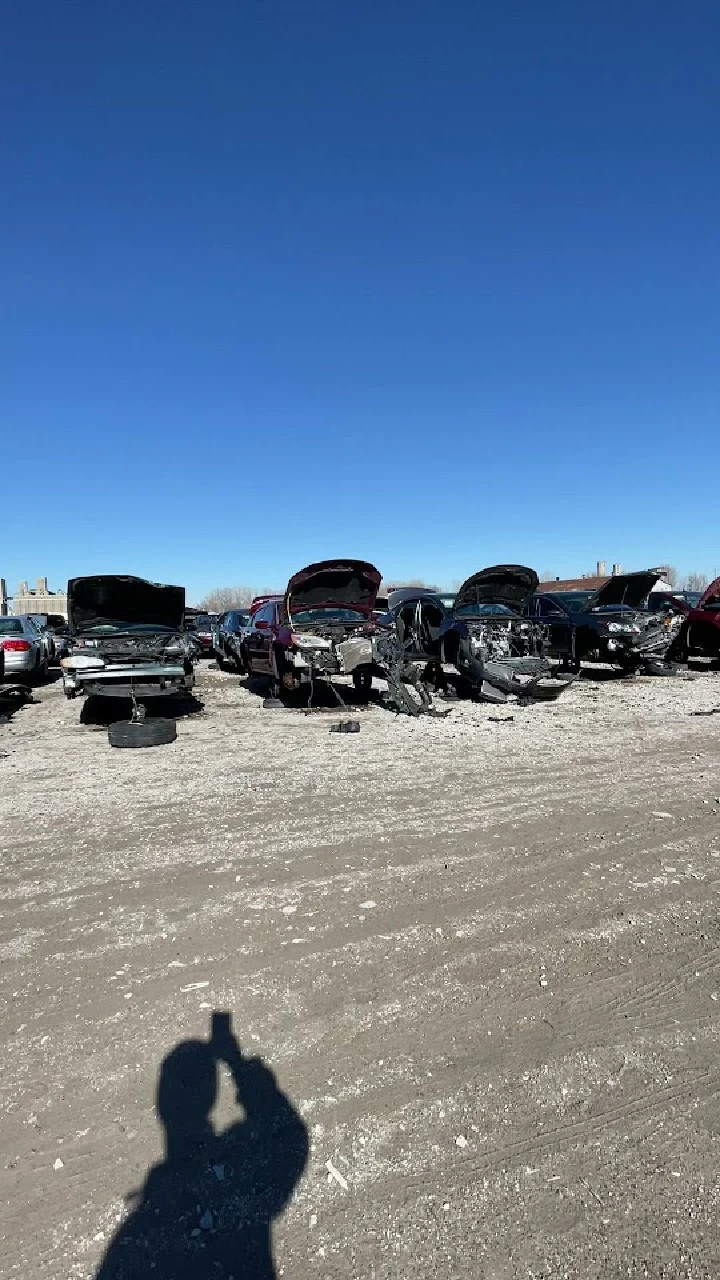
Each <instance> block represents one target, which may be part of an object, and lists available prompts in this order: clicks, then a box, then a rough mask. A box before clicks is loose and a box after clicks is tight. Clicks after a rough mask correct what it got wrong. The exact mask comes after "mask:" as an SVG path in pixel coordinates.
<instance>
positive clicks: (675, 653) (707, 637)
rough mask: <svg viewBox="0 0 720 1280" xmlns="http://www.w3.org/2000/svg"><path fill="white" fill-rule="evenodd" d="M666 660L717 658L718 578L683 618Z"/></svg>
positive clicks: (719, 648)
mask: <svg viewBox="0 0 720 1280" xmlns="http://www.w3.org/2000/svg"><path fill="white" fill-rule="evenodd" d="M668 658H669V659H670V660H671V661H673V662H687V660H688V658H712V659H715V660H716V661H717V660H718V659H720V578H716V579H715V581H714V582H711V583H710V586H709V587H708V588H707V589H706V591H705V592H704V594H703V595H702V596H701V597H700V600H699V601H698V603H697V604H696V605H695V607H694V608H691V609H690V610H689V611H688V613H687V614H686V615H685V617H684V618H683V621H682V624H681V626H680V630H679V631H678V633H677V635H676V636H675V638H674V640H673V642H672V645H671V646H670V650H669V652H668Z"/></svg>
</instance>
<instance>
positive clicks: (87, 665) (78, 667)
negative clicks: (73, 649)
mask: <svg viewBox="0 0 720 1280" xmlns="http://www.w3.org/2000/svg"><path fill="white" fill-rule="evenodd" d="M60 666H61V667H62V669H63V671H88V670H92V671H98V670H99V669H100V668H101V667H104V666H105V663H104V661H103V659H102V658H100V657H95V658H91V657H90V654H89V653H88V654H84V653H75V654H73V655H72V656H71V657H69V658H63V659H62V660H61V662H60Z"/></svg>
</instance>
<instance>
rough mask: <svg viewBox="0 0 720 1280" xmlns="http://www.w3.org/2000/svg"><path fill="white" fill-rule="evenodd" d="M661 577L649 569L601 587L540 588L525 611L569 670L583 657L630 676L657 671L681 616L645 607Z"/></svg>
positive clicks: (576, 668) (577, 666)
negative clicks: (542, 628) (539, 624)
mask: <svg viewBox="0 0 720 1280" xmlns="http://www.w3.org/2000/svg"><path fill="white" fill-rule="evenodd" d="M659 578H660V574H659V573H657V572H656V571H655V570H653V569H646V570H643V571H642V572H640V573H621V574H617V575H616V576H614V577H612V578H609V579H608V581H607V582H606V583H605V584H604V586H602V587H600V589H599V590H598V591H583V590H577V591H550V592H541V593H539V594H536V595H534V596H533V598H532V600H531V601H530V602H529V604H528V606H527V613H528V616H529V617H530V618H532V619H533V620H535V621H537V622H541V623H543V624H544V626H545V627H546V628H547V629H548V639H547V648H546V652H547V653H548V654H549V656H550V657H552V658H559V659H560V661H561V662H562V664H563V665H564V666H565V667H567V668H569V669H570V670H571V671H579V670H580V664H581V663H582V662H583V661H588V662H604V663H610V664H611V665H612V666H616V667H619V668H620V669H621V670H622V671H624V672H627V673H628V674H632V673H634V672H636V671H639V670H641V669H645V670H648V671H651V670H655V669H657V664H658V663H661V664H662V663H663V661H664V659H665V655H666V653H667V650H668V648H669V646H670V643H671V641H672V640H673V638H674V636H675V634H676V632H677V630H678V628H679V626H680V616H679V615H675V614H663V613H658V612H650V611H649V610H648V609H647V608H646V607H645V602H646V601H647V597H648V596H649V594H650V592H651V591H652V589H653V587H654V586H655V583H656V582H657V581H658V580H659Z"/></svg>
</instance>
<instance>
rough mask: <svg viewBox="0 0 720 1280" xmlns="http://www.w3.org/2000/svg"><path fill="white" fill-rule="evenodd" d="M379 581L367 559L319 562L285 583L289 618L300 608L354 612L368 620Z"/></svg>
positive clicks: (375, 571)
mask: <svg viewBox="0 0 720 1280" xmlns="http://www.w3.org/2000/svg"><path fill="white" fill-rule="evenodd" d="M381 580H382V575H381V574H380V573H379V572H378V570H377V569H376V568H375V566H374V565H373V564H368V563H367V561H366V560H319V561H318V563H317V564H309V565H308V566H307V568H305V569H301V570H300V572H299V573H295V574H293V576H292V578H291V579H290V581H289V582H288V585H287V589H286V591H285V608H286V610H287V613H288V617H290V618H292V616H293V613H297V612H300V611H301V610H303V609H357V611H358V613H364V614H365V615H366V616H367V617H369V616H370V614H371V613H372V611H373V609H374V608H375V600H376V598H377V593H378V588H379V586H380V582H381Z"/></svg>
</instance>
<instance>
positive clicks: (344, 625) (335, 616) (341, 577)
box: [274, 560, 381, 692]
mask: <svg viewBox="0 0 720 1280" xmlns="http://www.w3.org/2000/svg"><path fill="white" fill-rule="evenodd" d="M380 580H381V575H380V573H379V571H378V570H377V569H376V568H375V566H374V565H372V564H369V563H368V562H367V561H365V560H322V561H318V562H317V563H316V564H312V565H308V566H307V567H306V568H305V569H302V570H300V572H299V573H296V574H294V575H293V577H292V578H291V579H290V582H289V583H288V586H287V590H286V592H285V597H284V608H283V613H284V617H285V622H284V623H283V625H281V626H279V627H278V629H277V634H276V636H275V641H274V660H275V667H276V672H275V674H276V676H277V680H278V683H279V684H280V685H281V686H282V687H283V688H284V689H285V690H286V691H288V692H290V691H292V690H293V689H297V688H299V687H300V686H301V685H312V684H313V683H314V681H315V680H316V679H330V678H331V677H332V676H334V675H355V674H356V673H357V672H358V671H360V670H361V669H363V670H369V669H370V667H371V665H372V662H373V649H372V631H373V630H374V624H373V622H372V616H373V611H374V609H375V601H376V597H377V592H378V587H379V586H380Z"/></svg>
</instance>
